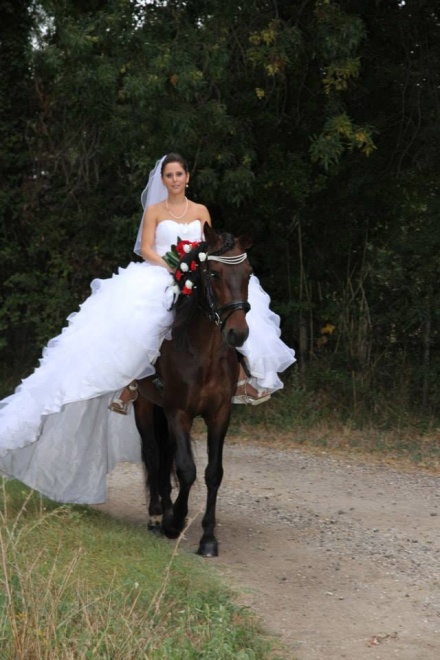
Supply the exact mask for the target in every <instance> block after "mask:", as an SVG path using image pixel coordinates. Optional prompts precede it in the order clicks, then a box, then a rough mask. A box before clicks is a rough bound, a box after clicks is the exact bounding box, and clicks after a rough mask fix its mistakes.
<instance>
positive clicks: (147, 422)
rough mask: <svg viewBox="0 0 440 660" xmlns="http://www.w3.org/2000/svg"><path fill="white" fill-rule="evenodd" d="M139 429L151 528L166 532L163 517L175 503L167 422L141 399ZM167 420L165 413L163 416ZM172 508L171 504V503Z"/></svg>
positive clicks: (137, 404)
mask: <svg viewBox="0 0 440 660" xmlns="http://www.w3.org/2000/svg"><path fill="white" fill-rule="evenodd" d="M134 410H135V420H136V426H137V429H138V431H139V434H140V436H141V453H142V461H143V464H144V468H145V474H146V488H147V492H148V493H149V502H148V514H149V521H148V529H149V530H150V531H152V532H155V533H159V532H161V529H162V514H163V511H164V508H166V503H167V501H168V502H169V503H170V502H171V464H170V462H169V461H168V462H167V461H166V456H164V449H163V447H164V446H166V443H167V441H168V431H167V426H166V420H165V422H163V419H161V418H160V412H161V411H159V412H158V411H157V410H155V409H154V406H153V404H151V403H150V402H149V401H147V400H146V399H144V398H143V397H139V399H138V400H137V401H135V403H134ZM162 417H163V414H162ZM169 506H170V504H169Z"/></svg>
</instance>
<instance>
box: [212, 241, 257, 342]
mask: <svg viewBox="0 0 440 660" xmlns="http://www.w3.org/2000/svg"><path fill="white" fill-rule="evenodd" d="M246 259H247V254H246V252H242V254H238V255H236V256H234V257H223V256H220V255H216V254H209V255H208V256H207V257H206V261H205V269H204V271H205V298H206V303H207V309H206V310H205V311H206V313H207V315H208V318H209V319H210V320H211V321H213V322H214V323H215V324H216V325H218V326H220V328H221V330H223V327H224V325H225V323H226V322H227V320H228V319H229V317H230V316H231V315H232V314H233V313H234V312H236V311H237V310H239V309H242V310H243V311H244V313H245V314H247V313H248V311H249V310H250V308H251V306H250V304H249V303H248V301H247V300H236V301H232V302H229V303H226V304H225V305H221V306H220V307H219V306H218V305H217V300H216V297H215V294H214V291H213V288H212V283H211V277H210V269H209V263H208V262H209V261H218V262H220V263H222V264H229V265H237V264H241V263H243V261H245V260H246Z"/></svg>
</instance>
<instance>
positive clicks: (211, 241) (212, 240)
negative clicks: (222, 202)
mask: <svg viewBox="0 0 440 660" xmlns="http://www.w3.org/2000/svg"><path fill="white" fill-rule="evenodd" d="M203 234H204V236H205V241H206V242H207V243H208V245H209V246H210V247H213V246H214V245H215V244H216V243H217V241H218V236H217V234H216V233H215V231H214V230H213V228H212V227H211V226H210V225H209V224H208V223H207V222H205V224H204V225H203Z"/></svg>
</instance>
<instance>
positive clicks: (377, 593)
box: [98, 441, 440, 660]
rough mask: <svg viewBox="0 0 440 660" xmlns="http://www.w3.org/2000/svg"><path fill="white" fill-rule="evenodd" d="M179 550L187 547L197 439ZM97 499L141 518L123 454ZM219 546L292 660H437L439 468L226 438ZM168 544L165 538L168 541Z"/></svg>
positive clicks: (197, 496)
mask: <svg viewBox="0 0 440 660" xmlns="http://www.w3.org/2000/svg"><path fill="white" fill-rule="evenodd" d="M195 455H196V458H197V464H198V472H199V478H198V481H197V483H196V485H195V486H194V488H193V491H192V494H191V500H190V520H191V524H190V526H189V529H188V530H187V532H186V535H185V538H184V539H183V540H182V541H181V548H182V550H183V551H188V552H190V551H193V550H195V549H196V548H197V545H198V540H199V537H200V535H201V527H200V523H201V516H202V511H203V507H204V498H205V487H204V483H203V470H204V466H205V446H204V444H203V442H200V441H197V442H196V443H195ZM108 495H109V499H108V502H107V503H106V504H105V505H101V506H100V507H98V508H101V509H104V510H106V511H108V512H110V513H111V514H113V515H115V516H118V517H122V518H124V519H125V520H131V521H133V522H141V523H142V522H145V521H146V505H145V494H144V485H143V473H142V468H141V466H139V465H128V464H121V465H119V466H118V467H117V468H116V470H115V471H114V472H113V473H112V474H111V475H110V477H109V492H108ZM217 511H218V539H219V542H220V556H219V557H218V558H217V559H208V560H202V559H200V561H210V562H211V563H212V565H213V566H215V567H216V568H218V570H220V571H221V573H222V574H223V575H224V576H225V577H226V579H227V580H228V582H229V583H230V584H233V585H234V587H235V588H236V589H237V591H238V594H239V595H238V600H239V602H241V603H242V604H245V605H247V606H249V607H251V608H252V609H253V610H254V611H255V612H256V613H257V614H258V616H259V617H260V618H261V621H262V623H263V626H264V627H265V628H266V630H268V631H269V632H271V633H272V634H275V635H277V636H278V638H279V639H280V641H281V642H282V644H283V645H284V648H285V651H284V657H285V658H287V659H289V660H290V659H293V658H295V660H336V659H340V658H347V659H348V660H363V659H364V658H365V659H366V658H368V659H374V660H377V659H380V660H389V659H390V658H399V660H438V658H439V657H440V524H439V523H440V520H439V517H440V478H439V477H438V476H436V475H435V474H428V473H427V472H422V471H416V470H414V469H412V470H411V469H408V468H402V467H399V468H396V467H390V466H387V465H380V464H378V463H377V462H375V463H372V462H370V461H369V460H367V459H365V458H361V457H359V456H357V457H350V456H348V455H347V454H345V455H338V456H335V455H333V454H331V453H325V452H321V453H316V452H311V451H307V450H303V449H298V448H294V449H279V448H269V447H267V446H266V447H263V446H257V445H252V444H249V443H248V442H246V443H240V442H235V443H234V444H230V443H229V444H228V445H227V447H226V451H225V477H224V480H223V484H222V487H221V491H220V497H219V503H218V509H217ZM170 543H172V542H171V541H170Z"/></svg>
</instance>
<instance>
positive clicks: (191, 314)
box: [171, 232, 235, 341]
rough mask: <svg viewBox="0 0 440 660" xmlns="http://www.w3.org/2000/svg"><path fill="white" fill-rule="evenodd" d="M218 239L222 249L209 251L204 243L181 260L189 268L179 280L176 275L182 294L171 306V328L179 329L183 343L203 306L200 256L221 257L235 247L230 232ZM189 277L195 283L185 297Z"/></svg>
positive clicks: (176, 282)
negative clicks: (172, 312)
mask: <svg viewBox="0 0 440 660" xmlns="http://www.w3.org/2000/svg"><path fill="white" fill-rule="evenodd" d="M218 238H219V239H220V247H218V248H217V249H216V250H209V244H208V243H207V241H202V242H200V243H199V244H198V245H197V247H195V248H193V249H192V250H191V251H190V252H188V254H185V255H184V256H183V257H182V259H181V260H180V264H182V263H185V264H186V265H187V266H188V271H187V273H184V275H183V276H182V277H181V278H180V279H179V280H177V279H176V276H175V275H174V282H175V284H177V286H178V287H179V289H180V291H181V293H180V295H179V296H178V297H177V299H176V300H175V301H174V303H173V305H172V306H171V309H173V310H174V311H175V316H174V321H173V323H172V325H171V328H172V329H173V330H175V329H179V338H180V339H182V340H183V341H185V338H186V335H187V331H188V329H189V327H190V325H191V323H192V322H193V320H194V319H195V317H196V316H197V314H198V313H199V312H200V309H201V308H202V306H203V288H202V286H201V278H202V276H201V268H200V260H199V254H200V253H201V252H204V253H205V254H210V255H216V256H220V255H222V254H224V253H225V252H228V250H232V248H233V247H234V245H235V238H234V236H233V235H232V234H229V233H228V232H223V233H222V234H220V235H219V236H218ZM194 263H195V264H197V268H196V270H195V271H192V270H191V264H194ZM179 268H180V265H179V267H178V269H177V270H179ZM188 277H189V278H190V279H191V281H192V282H193V288H192V293H191V294H190V295H185V294H183V293H182V289H183V287H184V285H185V281H186V280H187V279H188Z"/></svg>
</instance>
